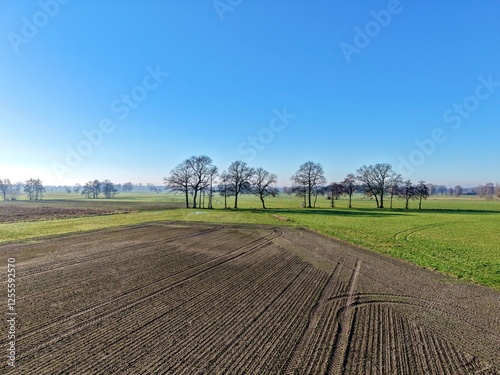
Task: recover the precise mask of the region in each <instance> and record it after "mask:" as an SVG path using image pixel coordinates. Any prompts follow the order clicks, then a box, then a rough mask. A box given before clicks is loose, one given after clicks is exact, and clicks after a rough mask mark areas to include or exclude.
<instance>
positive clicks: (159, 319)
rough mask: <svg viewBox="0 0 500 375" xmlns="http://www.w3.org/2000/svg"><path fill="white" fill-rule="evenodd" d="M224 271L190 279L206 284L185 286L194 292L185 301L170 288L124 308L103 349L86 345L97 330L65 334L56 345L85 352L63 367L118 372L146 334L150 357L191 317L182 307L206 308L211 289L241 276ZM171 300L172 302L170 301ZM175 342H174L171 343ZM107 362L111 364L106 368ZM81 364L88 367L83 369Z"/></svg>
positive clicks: (138, 352)
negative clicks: (149, 301) (154, 296)
mask: <svg viewBox="0 0 500 375" xmlns="http://www.w3.org/2000/svg"><path fill="white" fill-rule="evenodd" d="M227 271H232V270H225V271H224V272H217V273H208V274H205V275H204V276H207V277H212V278H213V279H214V280H211V279H210V280H209V279H207V278H203V279H201V280H193V281H192V282H195V285H196V286H205V285H206V286H209V287H208V288H207V289H206V290H205V291H204V292H202V293H199V292H198V290H196V288H191V286H190V285H188V286H187V290H190V289H192V290H193V292H194V293H192V294H191V295H190V296H189V297H188V298H185V299H184V300H182V299H179V300H177V299H176V297H177V296H176V293H175V294H174V295H171V294H172V293H171V292H173V290H172V291H170V293H167V294H166V295H164V296H158V298H156V299H154V300H153V301H151V302H153V304H148V305H144V304H143V305H141V306H140V307H138V309H134V310H132V311H123V312H121V313H120V314H117V315H116V316H115V317H113V321H112V322H111V324H110V326H109V328H110V331H109V332H110V333H109V334H108V335H107V340H106V342H105V345H104V348H103V347H102V345H101V346H94V347H90V348H89V345H88V343H89V342H93V341H96V340H98V332H96V331H95V330H90V331H88V330H87V331H82V332H80V333H78V334H76V335H74V336H73V337H67V338H66V339H65V340H62V341H61V342H59V343H57V344H58V347H59V348H64V347H70V346H71V347H72V348H74V349H73V350H72V351H74V352H80V353H85V355H83V354H82V355H80V356H79V357H78V358H76V359H75V360H74V361H73V362H71V363H64V364H65V365H66V366H67V367H66V370H67V371H69V370H70V369H75V368H77V369H78V372H85V371H88V372H93V373H96V371H97V369H99V370H100V371H104V373H112V372H115V371H117V369H118V368H119V366H121V364H122V363H125V367H130V366H131V361H132V360H133V359H134V358H136V356H137V357H142V356H143V351H144V350H145V348H144V342H145V341H144V339H143V338H144V337H147V351H148V356H152V355H153V353H154V352H155V351H156V350H158V349H159V348H161V347H164V343H165V341H166V340H168V341H170V337H173V336H175V334H174V333H173V332H172V330H173V328H174V327H176V326H179V325H183V324H185V320H188V319H189V320H191V319H193V316H192V312H186V310H182V309H181V308H182V307H183V306H185V305H187V304H190V303H191V302H192V301H195V302H198V305H201V306H194V308H196V309H197V310H194V311H203V310H202V308H203V305H205V307H206V300H210V295H209V292H210V291H212V290H214V289H216V288H219V289H218V290H220V288H231V286H232V285H233V284H234V277H240V276H238V275H236V276H235V275H234V274H229V272H227ZM234 271H235V272H236V273H237V274H239V273H240V272H245V271H246V270H236V269H235V270H234ZM188 284H190V283H188ZM176 289H178V288H176ZM222 290H224V289H222ZM172 300H173V301H174V302H175V303H170V302H171V301H172ZM169 303H170V304H169ZM165 332H168V337H164V336H165ZM176 341H177V342H180V341H182V338H181V337H179V338H177V337H176ZM175 344H176V343H175V342H174V345H175ZM141 345H142V347H141ZM52 348H53V347H52ZM52 348H51V349H52ZM124 353H125V354H124ZM110 355H112V356H113V361H112V362H110V361H109V358H108V357H109V356H110ZM123 356H125V360H123V358H122V357H123ZM122 360H123V362H122ZM63 361H64V359H61V362H63ZM136 362H137V360H136ZM127 363H128V364H127ZM108 365H110V366H112V367H111V368H110V369H107V370H106V367H107V366H108ZM83 366H90V367H89V368H88V369H86V368H85V367H83ZM129 370H130V369H129Z"/></svg>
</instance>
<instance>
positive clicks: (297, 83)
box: [0, 0, 500, 186]
mask: <svg viewBox="0 0 500 375" xmlns="http://www.w3.org/2000/svg"><path fill="white" fill-rule="evenodd" d="M63 3H64V4H63ZM232 3H233V4H235V5H230V3H229V2H228V0H221V1H215V2H214V1H213V0H203V1H202V0H199V1H186V0H177V1H147V2H145V1H76V0H73V1H66V0H65V1H62V0H41V1H38V2H35V1H15V0H3V1H1V2H0V28H1V30H0V36H1V38H0V124H1V132H0V178H10V179H11V180H12V181H18V180H26V179H28V178H30V177H34V178H41V179H42V180H43V181H44V183H45V184H73V183H76V182H80V183H84V182H86V181H88V180H90V179H96V178H97V179H100V180H103V179H111V180H112V181H114V182H125V181H133V182H143V183H146V182H153V183H158V184H160V183H161V182H162V179H163V177H164V176H167V175H168V173H169V171H170V170H171V169H172V168H173V167H174V166H175V165H176V164H177V163H179V162H181V161H182V160H184V159H186V158H188V157H190V156H192V155H200V154H206V155H208V156H210V157H212V159H213V160H214V162H215V164H216V165H217V166H218V167H219V169H221V170H222V169H225V168H226V167H227V166H228V164H229V163H230V162H231V161H234V160H237V159H240V160H244V161H247V162H248V163H249V164H250V165H252V166H255V167H257V166H262V167H264V168H266V169H268V170H270V171H271V172H274V173H276V174H277V175H278V178H279V182H280V184H281V185H290V184H291V183H290V180H289V178H290V176H291V175H292V174H293V173H294V171H295V170H296V169H297V167H298V166H299V165H300V164H302V163H304V162H306V161H308V160H312V161H315V162H320V163H321V164H322V165H323V167H324V169H325V174H326V176H327V178H328V180H329V181H338V180H341V179H343V178H344V177H345V175H346V174H347V173H350V172H355V170H356V169H357V168H359V167H360V166H361V165H363V164H373V163H382V162H387V163H391V164H392V165H393V166H394V168H395V169H396V170H398V171H400V172H401V173H402V174H403V177H409V178H411V179H412V180H414V181H418V180H420V179H423V180H425V181H427V182H433V183H438V184H446V185H455V184H461V185H463V186H472V185H475V184H480V183H483V184H484V183H486V182H494V183H497V182H498V183H500V167H499V160H500V141H499V140H500V1H498V0H483V1H456V0H454V1H452V0H444V1H439V2H437V1H432V2H431V1H423V0H422V1H420V0H419V1H416V0H413V1H410V0H401V1H397V0H391V1H314V2H310V1H305V0H304V1H284V0H282V1H269V0H267V1H264V0H252V1H250V0H243V1H240V2H239V4H237V3H238V2H237V1H235V0H233V1H232ZM167 73H168V74H167ZM276 113H278V114H279V113H281V115H280V116H281V118H282V119H280V116H277V115H276ZM283 114H284V117H283ZM283 119H284V121H283ZM100 126H101V127H102V129H99V127H100ZM102 130H105V131H106V133H103V132H102ZM85 131H86V132H91V134H92V135H93V136H94V137H95V138H94V143H95V144H93V145H92V144H91V143H89V141H88V140H87V138H86V137H85V135H84V132H85ZM98 132H100V133H101V135H102V136H100V135H99V134H98ZM433 136H434V139H433ZM252 139H253V140H252ZM424 140H426V141H424ZM416 141H420V142H423V145H421V148H419V146H418V145H417V144H416ZM89 145H90V146H91V147H90V148H89ZM422 148H423V151H422ZM403 159H404V160H405V162H404V163H403V162H402V160H403ZM402 163H403V164H402Z"/></svg>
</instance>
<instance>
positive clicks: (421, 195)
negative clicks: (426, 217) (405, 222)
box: [415, 181, 429, 210]
mask: <svg viewBox="0 0 500 375" xmlns="http://www.w3.org/2000/svg"><path fill="white" fill-rule="evenodd" d="M415 194H416V196H417V198H418V209H419V210H421V209H422V199H427V198H428V197H429V188H428V187H427V185H426V184H425V182H424V181H419V182H418V185H417V186H416V187H415Z"/></svg>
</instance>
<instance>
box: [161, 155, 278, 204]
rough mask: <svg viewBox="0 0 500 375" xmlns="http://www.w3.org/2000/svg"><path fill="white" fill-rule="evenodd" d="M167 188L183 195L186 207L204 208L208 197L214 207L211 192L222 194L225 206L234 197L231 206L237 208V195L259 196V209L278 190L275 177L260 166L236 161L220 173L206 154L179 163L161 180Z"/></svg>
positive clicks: (212, 193)
mask: <svg viewBox="0 0 500 375" xmlns="http://www.w3.org/2000/svg"><path fill="white" fill-rule="evenodd" d="M163 181H164V183H165V186H166V188H167V189H171V190H173V191H178V192H181V193H183V194H184V197H185V204H186V208H189V207H190V203H189V196H190V195H191V196H192V199H193V205H192V207H193V208H197V207H202V206H203V207H204V200H205V196H208V208H213V196H214V192H216V191H217V192H219V193H220V195H221V196H223V197H224V208H227V207H228V204H227V198H228V197H230V196H234V208H238V197H239V195H240V194H243V193H253V194H256V195H258V196H259V199H260V201H261V203H262V208H266V205H265V198H266V197H267V196H269V195H272V196H275V195H276V194H277V193H278V189H277V188H276V183H277V177H276V175H275V174H272V173H270V172H268V171H266V170H265V169H263V168H252V167H250V166H249V165H248V164H247V163H245V162H243V161H241V160H236V161H234V162H232V163H231V164H230V165H229V167H228V168H227V170H225V171H223V172H221V173H219V171H218V168H217V167H216V166H215V165H214V164H213V162H212V159H211V158H209V157H208V156H206V155H200V156H192V157H190V158H189V159H186V160H184V161H183V162H181V163H180V164H178V165H177V166H176V167H175V168H174V169H172V171H170V175H169V177H165V178H164V179H163Z"/></svg>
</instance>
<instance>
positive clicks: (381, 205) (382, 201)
mask: <svg viewBox="0 0 500 375" xmlns="http://www.w3.org/2000/svg"><path fill="white" fill-rule="evenodd" d="M379 208H384V193H382V194H380V207H379Z"/></svg>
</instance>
